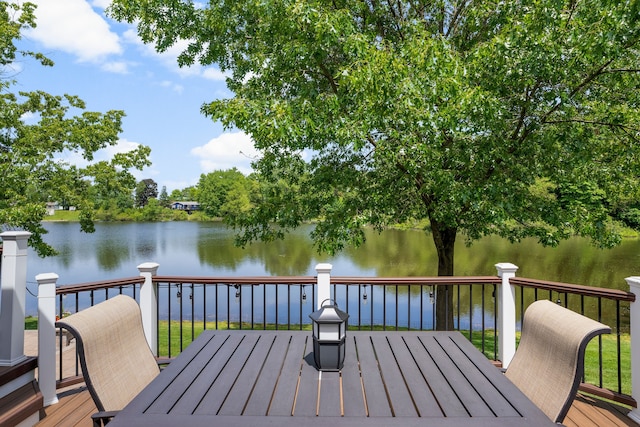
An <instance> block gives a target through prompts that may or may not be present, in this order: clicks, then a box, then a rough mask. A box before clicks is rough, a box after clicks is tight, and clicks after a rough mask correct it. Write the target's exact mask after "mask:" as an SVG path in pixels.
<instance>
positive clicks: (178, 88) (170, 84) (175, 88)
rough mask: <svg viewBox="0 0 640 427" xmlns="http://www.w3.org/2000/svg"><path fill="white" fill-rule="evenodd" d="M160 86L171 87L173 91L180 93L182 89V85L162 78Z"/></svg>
mask: <svg viewBox="0 0 640 427" xmlns="http://www.w3.org/2000/svg"><path fill="white" fill-rule="evenodd" d="M160 86H162V87H166V88H169V89H171V90H172V91H174V92H177V93H182V92H183V91H184V86H182V85H180V84H177V83H173V82H170V81H169V80H164V81H162V82H160Z"/></svg>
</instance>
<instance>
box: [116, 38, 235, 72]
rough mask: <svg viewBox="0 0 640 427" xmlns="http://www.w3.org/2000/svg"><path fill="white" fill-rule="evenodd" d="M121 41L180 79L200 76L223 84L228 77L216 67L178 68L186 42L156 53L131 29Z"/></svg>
mask: <svg viewBox="0 0 640 427" xmlns="http://www.w3.org/2000/svg"><path fill="white" fill-rule="evenodd" d="M122 37H123V39H124V40H125V41H126V42H127V43H130V44H133V45H135V46H137V48H138V49H139V50H140V52H141V53H142V54H143V55H144V56H146V57H150V58H155V59H156V60H157V61H159V62H160V63H161V64H162V65H163V66H164V67H165V68H166V69H168V70H170V71H171V72H173V73H176V74H178V75H179V76H181V77H188V76H200V77H203V78H205V79H207V80H213V81H218V82H224V81H225V79H226V78H227V77H228V74H226V73H223V72H222V71H220V70H219V69H218V68H216V67H207V68H205V67H203V66H201V65H198V64H194V65H192V66H190V67H180V66H178V56H180V54H181V53H182V52H183V51H185V50H186V49H187V47H188V46H189V41H188V40H179V41H177V42H176V44H174V45H173V46H170V47H169V48H168V49H167V50H165V51H164V52H156V50H155V48H154V46H153V44H145V43H143V42H142V39H141V38H140V36H138V34H137V33H136V31H135V30H134V29H132V28H130V29H128V30H126V31H125V32H124V33H123V34H122Z"/></svg>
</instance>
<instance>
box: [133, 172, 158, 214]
mask: <svg viewBox="0 0 640 427" xmlns="http://www.w3.org/2000/svg"><path fill="white" fill-rule="evenodd" d="M156 198H158V184H157V183H156V182H155V181H154V180H153V179H151V178H147V179H143V180H142V181H140V182H138V184H137V185H136V206H137V207H139V208H143V207H145V206H147V203H149V200H151V199H156Z"/></svg>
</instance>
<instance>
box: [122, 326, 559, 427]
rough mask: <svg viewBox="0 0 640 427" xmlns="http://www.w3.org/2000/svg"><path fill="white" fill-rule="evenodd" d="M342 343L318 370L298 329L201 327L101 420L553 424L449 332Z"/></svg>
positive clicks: (477, 426) (370, 426)
mask: <svg viewBox="0 0 640 427" xmlns="http://www.w3.org/2000/svg"><path fill="white" fill-rule="evenodd" d="M346 343H347V357H346V359H345V365H344V368H343V369H342V371H340V372H327V371H323V372H321V373H320V372H319V371H318V370H317V369H316V368H315V363H314V362H313V353H312V351H313V350H312V347H313V346H312V339H311V334H310V333H308V332H300V331H238V330H236V331H204V332H203V333H202V334H201V336H200V337H199V338H198V339H196V340H195V341H194V342H193V343H192V344H191V345H190V346H189V347H188V348H187V349H186V350H185V351H184V352H183V353H182V354H181V355H180V356H179V357H178V358H177V359H176V360H175V361H174V362H172V363H171V365H169V367H168V368H166V369H165V370H163V371H162V372H161V373H160V375H159V376H158V377H157V378H156V379H155V380H154V381H152V383H151V384H150V385H149V386H148V387H147V388H145V389H144V390H143V391H142V392H141V393H140V395H138V396H137V397H136V398H134V400H133V401H132V402H131V403H130V404H129V405H127V407H126V408H125V409H124V410H123V411H121V412H120V413H119V414H118V415H117V416H116V417H115V418H114V419H113V421H111V423H112V424H113V427H123V426H139V427H144V426H151V425H153V426H159V427H167V426H176V425H178V426H180V425H185V426H186V425H189V426H193V427H198V426H210V425H224V426H230V427H233V426H245V425H252V426H256V427H261V426H281V427H287V426H296V427H300V426H309V427H312V426H327V425H329V423H332V424H335V423H339V425H340V426H341V427H343V426H346V427H349V426H353V427H356V426H361V427H377V426H380V427H382V426H389V427H395V426H398V427H400V426H402V427H412V426H416V427H417V426H421V427H422V426H424V425H430V426H435V427H454V426H457V427H462V426H466V427H489V426H490V427H507V426H509V427H520V426H522V427H525V426H553V425H554V424H553V423H552V422H551V421H550V420H549V419H548V418H547V417H546V416H545V415H544V413H542V411H540V410H539V409H538V408H536V407H535V405H534V404H533V403H532V402H531V401H530V400H528V399H527V398H526V396H524V394H523V393H522V392H520V391H519V390H518V389H517V387H515V385H513V384H512V383H511V382H510V381H509V380H508V379H507V378H506V377H505V376H504V375H503V374H502V373H501V372H500V371H499V370H497V369H496V368H495V367H493V366H492V365H491V363H489V361H488V360H487V359H486V358H485V357H484V356H483V355H482V354H481V353H480V352H479V351H478V350H476V349H475V347H473V345H472V344H471V343H469V342H468V341H467V340H466V339H465V338H464V337H463V336H462V335H461V334H460V333H459V332H418V331H409V332H398V331H393V332H383V331H380V332H369V331H363V332H360V331H357V332H351V331H349V332H348V336H347V341H346ZM319 377H320V378H321V380H320V382H318V378H319ZM494 395H495V396H494ZM296 399H297V400H296ZM294 402H295V403H294ZM343 408H344V416H341V415H342V409H343ZM194 411H195V413H194ZM367 411H368V412H367ZM411 411H413V415H412V414H411ZM292 415H293V416H292ZM111 423H110V427H111Z"/></svg>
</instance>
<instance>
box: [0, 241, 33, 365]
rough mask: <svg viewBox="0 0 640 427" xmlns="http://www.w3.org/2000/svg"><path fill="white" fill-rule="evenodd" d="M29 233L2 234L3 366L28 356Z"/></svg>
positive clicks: (0, 316)
mask: <svg viewBox="0 0 640 427" xmlns="http://www.w3.org/2000/svg"><path fill="white" fill-rule="evenodd" d="M29 236H31V233H29V232H27V231H6V232H4V233H1V234H0V237H2V273H1V274H0V281H1V283H0V287H1V289H2V291H1V292H2V293H1V294H0V366H14V365H16V364H18V363H20V362H22V361H23V360H25V359H26V358H27V357H26V356H25V355H24V316H25V299H26V293H27V242H28V239H29Z"/></svg>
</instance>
